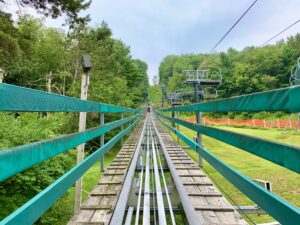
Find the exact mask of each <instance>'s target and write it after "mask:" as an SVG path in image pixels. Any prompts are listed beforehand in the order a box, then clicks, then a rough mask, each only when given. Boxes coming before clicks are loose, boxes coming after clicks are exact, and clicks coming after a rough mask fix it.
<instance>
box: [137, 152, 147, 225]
mask: <svg viewBox="0 0 300 225" xmlns="http://www.w3.org/2000/svg"><path fill="white" fill-rule="evenodd" d="M144 156H145V154H144ZM140 161H141V166H142V170H141V172H140V176H139V195H138V202H137V207H136V215H135V225H138V224H139V216H140V208H141V198H142V190H143V179H144V157H143V156H141V160H140Z"/></svg>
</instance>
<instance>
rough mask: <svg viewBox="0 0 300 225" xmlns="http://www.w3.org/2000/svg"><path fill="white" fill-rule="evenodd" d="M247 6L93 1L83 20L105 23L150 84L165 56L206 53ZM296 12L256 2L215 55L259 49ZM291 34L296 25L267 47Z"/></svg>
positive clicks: (271, 1)
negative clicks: (144, 66) (142, 65)
mask: <svg viewBox="0 0 300 225" xmlns="http://www.w3.org/2000/svg"><path fill="white" fill-rule="evenodd" d="M253 1H254V0H151V1H149V0H93V1H92V4H91V6H90V8H89V9H88V10H86V11H85V12H83V14H90V17H91V19H92V20H91V22H90V25H91V26H97V25H100V24H101V22H102V21H103V20H104V21H106V22H107V23H108V25H109V27H110V28H111V29H112V32H113V37H114V38H116V39H120V40H122V41H123V42H124V43H125V44H126V45H127V46H130V49H131V54H132V56H133V58H138V59H141V60H143V61H145V62H146V63H147V65H148V76H149V78H150V79H149V80H150V82H151V81H152V78H153V76H154V75H158V68H159V64H160V62H161V61H162V60H163V58H164V57H165V56H167V55H171V54H172V55H180V54H191V53H193V54H197V53H208V52H209V51H210V49H211V48H212V47H213V46H214V45H215V44H216V43H217V42H218V40H219V39H220V38H221V37H222V36H223V35H224V34H225V32H226V31H227V30H228V29H229V28H230V27H231V26H232V25H233V23H234V22H235V21H236V20H237V19H238V18H239V17H240V16H241V15H242V13H243V12H244V11H245V10H246V9H247V8H248V7H249V6H250V5H251V4H252V2H253ZM299 9H300V0H258V2H257V3H256V4H255V5H254V7H253V8H252V9H251V10H250V11H249V12H248V14H247V15H246V16H245V17H244V18H243V19H242V20H241V22H240V23H239V24H238V25H237V26H236V27H235V28H234V30H233V31H232V32H231V33H230V34H229V35H228V36H227V37H226V39H225V40H224V41H223V42H222V43H221V44H220V45H219V47H218V48H217V51H226V50H227V49H228V48H230V47H233V48H235V49H238V50H242V49H243V48H244V47H246V46H252V45H254V46H260V45H261V44H262V43H264V42H265V41H266V40H268V39H269V38H270V37H272V36H274V35H275V34H277V33H278V32H279V31H281V30H282V29H284V28H286V27H287V26H289V25H290V24H292V23H293V22H295V21H296V20H298V19H300V15H299ZM29 11H30V12H31V13H33V12H32V10H29ZM63 23H64V18H63V17H61V18H59V19H56V20H52V19H46V26H53V27H60V26H61V24H63ZM297 32H300V23H298V24H297V25H295V26H294V27H292V28H291V29H289V30H288V31H286V32H285V33H283V34H282V35H280V36H279V37H277V38H276V39H274V40H273V41H272V42H270V44H272V43H275V42H276V41H279V40H281V39H283V38H286V37H288V36H290V35H294V34H296V33H297Z"/></svg>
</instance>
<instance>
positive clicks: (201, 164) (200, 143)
mask: <svg viewBox="0 0 300 225" xmlns="http://www.w3.org/2000/svg"><path fill="white" fill-rule="evenodd" d="M198 102H199V83H198V82H196V83H195V103H198ZM201 117H202V115H201V112H199V111H198V112H196V122H197V124H198V125H201V120H202V118H201ZM197 143H198V144H199V145H200V146H202V135H201V133H199V132H197ZM199 167H200V168H202V167H203V160H202V157H201V155H200V154H199Z"/></svg>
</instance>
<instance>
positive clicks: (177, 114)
mask: <svg viewBox="0 0 300 225" xmlns="http://www.w3.org/2000/svg"><path fill="white" fill-rule="evenodd" d="M176 118H177V119H179V112H177V113H176ZM176 125H177V126H176V129H177V130H178V131H179V124H178V123H177V124H176ZM179 141H180V139H179V137H178V136H177V143H178V144H180V143H179Z"/></svg>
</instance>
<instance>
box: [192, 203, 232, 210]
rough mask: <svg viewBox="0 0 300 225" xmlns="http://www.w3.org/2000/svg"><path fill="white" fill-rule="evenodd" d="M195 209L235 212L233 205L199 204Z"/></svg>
mask: <svg viewBox="0 0 300 225" xmlns="http://www.w3.org/2000/svg"><path fill="white" fill-rule="evenodd" d="M195 210H202V211H215V212H234V208H233V207H231V206H228V207H226V206H213V205H197V206H195Z"/></svg>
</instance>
